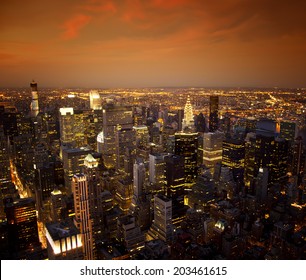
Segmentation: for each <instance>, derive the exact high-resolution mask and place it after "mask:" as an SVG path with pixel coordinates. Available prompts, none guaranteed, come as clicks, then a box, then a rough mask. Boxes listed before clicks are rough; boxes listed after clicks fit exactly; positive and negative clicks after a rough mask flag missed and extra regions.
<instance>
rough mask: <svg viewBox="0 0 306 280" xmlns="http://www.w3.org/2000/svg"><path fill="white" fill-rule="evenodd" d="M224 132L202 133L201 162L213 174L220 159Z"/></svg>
mask: <svg viewBox="0 0 306 280" xmlns="http://www.w3.org/2000/svg"><path fill="white" fill-rule="evenodd" d="M223 138H224V134H223V133H222V132H219V131H216V132H208V133H204V139H203V141H204V143H203V164H204V165H205V166H206V167H207V168H209V169H210V172H211V174H212V175H213V174H214V171H215V166H216V164H217V163H221V161H222V142H223Z"/></svg>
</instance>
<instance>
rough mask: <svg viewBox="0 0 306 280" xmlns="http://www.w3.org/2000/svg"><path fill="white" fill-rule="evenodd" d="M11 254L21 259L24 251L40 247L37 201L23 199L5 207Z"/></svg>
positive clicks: (9, 203)
mask: <svg viewBox="0 0 306 280" xmlns="http://www.w3.org/2000/svg"><path fill="white" fill-rule="evenodd" d="M5 212H6V218H7V224H8V238H9V248H10V252H11V253H13V254H14V258H19V255H20V254H21V252H22V251H27V250H31V249H32V248H34V247H36V246H39V244H40V242H39V237H38V227H37V216H36V208H35V201H34V199H32V198H22V199H19V200H16V201H12V202H8V203H6V205H5Z"/></svg>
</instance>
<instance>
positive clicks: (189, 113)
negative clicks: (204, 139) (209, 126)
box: [182, 95, 194, 130]
mask: <svg viewBox="0 0 306 280" xmlns="http://www.w3.org/2000/svg"><path fill="white" fill-rule="evenodd" d="M187 127H188V128H190V129H193V128H194V116H193V110H192V105H191V103H190V96H189V95H188V97H187V101H186V104H185V108H184V119H183V122H182V130H184V129H185V128H187Z"/></svg>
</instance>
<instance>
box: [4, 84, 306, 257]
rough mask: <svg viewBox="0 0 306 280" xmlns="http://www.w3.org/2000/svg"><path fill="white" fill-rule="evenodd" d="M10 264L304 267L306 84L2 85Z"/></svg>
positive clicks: (6, 249) (6, 238)
mask: <svg viewBox="0 0 306 280" xmlns="http://www.w3.org/2000/svg"><path fill="white" fill-rule="evenodd" d="M0 235H1V241H0V259H2V260H11V259H12V260H23V259H28V260H122V259H132V260H170V259H171V260H173V259H178V260H201V259H203V260H210V259H211V260H228V259H230V260H264V259H265V260H298V259H302V260H305V259H306V89H305V88H300V89H281V88H271V89H267V88H265V89H260V88H254V89H253V88H220V89H219V88H187V87H185V88H175V87H173V88H135V89H132V88H128V89H126V88H118V89H81V88H80V89H79V88H74V89H72V88H71V89H68V88H67V89H64V88H61V89H56V88H43V85H40V84H37V82H36V81H32V82H30V83H29V87H27V88H2V89H0Z"/></svg>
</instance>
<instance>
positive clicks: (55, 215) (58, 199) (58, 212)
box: [50, 188, 65, 222]
mask: <svg viewBox="0 0 306 280" xmlns="http://www.w3.org/2000/svg"><path fill="white" fill-rule="evenodd" d="M64 207H65V205H64V198H63V193H62V192H61V191H60V190H59V189H57V188H54V190H53V191H52V192H51V195H50V218H51V221H52V222H59V221H61V220H63V214H64V213H63V212H64Z"/></svg>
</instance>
